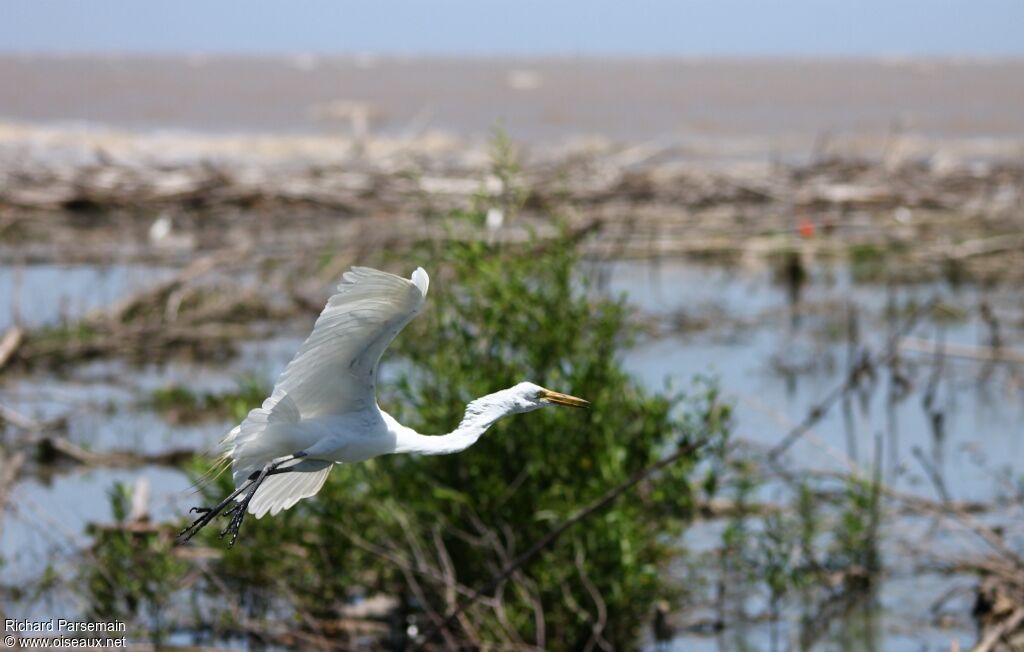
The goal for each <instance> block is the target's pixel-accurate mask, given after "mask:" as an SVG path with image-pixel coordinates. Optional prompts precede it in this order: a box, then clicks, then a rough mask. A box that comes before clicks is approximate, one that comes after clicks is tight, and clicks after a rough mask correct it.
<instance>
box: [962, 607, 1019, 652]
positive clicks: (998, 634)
mask: <svg viewBox="0 0 1024 652" xmlns="http://www.w3.org/2000/svg"><path fill="white" fill-rule="evenodd" d="M1021 621H1024V607H1021V608H1019V609H1017V610H1016V611H1014V612H1013V613H1012V614H1010V617H1009V618H1007V619H1006V620H1004V621H1003V622H1001V623H999V625H998V626H996V627H993V628H992V629H990V630H988V633H987V634H985V637H984V638H982V639H981V640H980V641H978V644H977V645H975V646H974V647H972V648H971V652H989V650H991V649H992V648H993V647H994V646H995V644H996V643H998V642H999V640H1000V639H1001V638H1003V636H1005V635H1007V634H1009V633H1010V632H1012V631H1013V630H1014V629H1016V628H1017V626H1018V625H1020V623H1021Z"/></svg>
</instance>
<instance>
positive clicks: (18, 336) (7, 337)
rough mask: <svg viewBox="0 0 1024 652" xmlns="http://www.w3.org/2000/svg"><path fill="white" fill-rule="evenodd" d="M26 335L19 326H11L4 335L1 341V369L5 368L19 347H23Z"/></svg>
mask: <svg viewBox="0 0 1024 652" xmlns="http://www.w3.org/2000/svg"><path fill="white" fill-rule="evenodd" d="M24 335H25V333H24V331H22V330H21V328H20V327H19V326H11V327H10V328H8V329H7V332H6V333H4V336H3V339H0V369H3V368H4V365H6V364H7V361H8V360H9V359H10V358H11V356H12V355H13V354H14V352H15V351H17V350H18V347H19V346H21V342H22V340H23V339H24V337H23V336H24Z"/></svg>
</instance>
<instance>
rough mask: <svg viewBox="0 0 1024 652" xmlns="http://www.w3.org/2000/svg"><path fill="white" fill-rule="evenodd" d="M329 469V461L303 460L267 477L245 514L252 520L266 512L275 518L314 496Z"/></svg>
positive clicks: (322, 483) (322, 484) (321, 485)
mask: <svg viewBox="0 0 1024 652" xmlns="http://www.w3.org/2000/svg"><path fill="white" fill-rule="evenodd" d="M331 466H332V464H331V463H330V462H326V461H322V460H304V461H303V462H301V463H300V464H297V465H296V469H295V470H294V471H291V472H289V473H282V474H280V475H272V476H270V477H268V478H267V479H266V480H264V481H263V484H262V485H260V488H259V489H258V490H256V495H255V496H253V498H252V502H251V503H249V513H250V514H252V515H253V516H255V517H256V518H262V516H263V515H264V514H267V513H268V512H269V513H270V515H271V516H275V515H276V514H277V513H278V512H280V511H282V510H285V509H289V508H290V507H292V506H293V505H295V503H297V502H299V501H300V500H302V499H303V498H309V497H310V496H314V495H316V494H317V493H318V492H319V491H320V489H321V488H322V487H323V486H324V482H325V481H326V480H327V474H328V473H330V472H331Z"/></svg>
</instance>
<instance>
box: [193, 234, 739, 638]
mask: <svg viewBox="0 0 1024 652" xmlns="http://www.w3.org/2000/svg"><path fill="white" fill-rule="evenodd" d="M424 264H425V266H427V261H424ZM411 267H412V265H411V263H409V262H404V263H403V268H411ZM429 268H430V271H431V272H432V276H433V279H432V283H431V289H430V298H429V300H428V304H427V305H428V307H427V308H426V310H425V311H424V314H422V315H421V316H420V317H419V318H418V319H417V320H414V322H413V323H412V324H411V325H410V326H409V327H407V329H406V330H405V332H403V333H402V334H401V335H400V336H399V338H398V339H397V340H396V342H395V344H394V345H393V346H392V349H391V351H390V353H389V354H388V357H387V362H386V364H387V367H386V368H385V370H384V372H383V375H384V379H385V382H382V383H381V387H382V390H383V391H384V394H383V395H382V396H381V397H380V403H381V406H382V407H383V408H384V409H385V410H388V411H390V412H391V413H392V414H393V415H394V416H395V417H396V418H398V419H399V420H400V421H402V422H403V423H405V424H406V425H409V426H411V427H413V428H416V429H417V430H419V431H420V432H424V433H443V432H447V431H449V430H451V429H452V428H453V427H455V426H456V425H457V424H458V422H459V420H460V418H461V417H462V413H463V410H464V408H465V405H466V403H467V402H468V401H470V400H472V399H473V398H475V397H477V396H480V395H483V394H487V393H490V392H493V391H496V390H498V389H502V388H504V387H507V386H510V385H513V384H515V383H517V382H520V381H522V380H530V381H532V382H535V383H537V384H540V385H543V386H545V387H549V388H551V389H554V390H556V391H564V392H569V393H572V394H575V395H578V396H582V397H584V398H587V399H588V400H590V401H591V402H592V403H593V408H592V409H591V410H572V409H563V408H549V409H546V410H541V411H539V412H535V413H532V414H528V415H520V416H515V417H511V418H508V419H505V420H503V421H501V422H499V423H498V424H497V425H496V426H494V427H493V428H492V429H491V430H490V431H489V432H488V433H487V434H485V435H484V437H483V438H482V439H481V440H480V441H479V442H478V443H477V444H476V445H475V446H474V447H472V448H470V449H469V450H467V451H465V452H463V453H461V454H458V455H450V456H442V457H412V456H389V457H384V458H378V459H375V460H371V461H369V462H366V463H363V464H358V465H351V466H339V467H337V468H336V469H335V470H334V471H333V472H332V476H331V478H330V480H329V481H328V483H327V485H326V486H325V487H324V489H323V491H322V492H321V494H320V495H319V496H318V497H317V498H315V499H312V500H306V501H303V502H301V503H300V504H299V505H298V506H296V507H295V508H293V509H292V510H290V511H289V512H286V513H284V514H281V515H278V516H277V517H274V518H271V519H264V520H262V521H259V522H256V521H250V522H247V523H246V525H245V527H244V528H243V532H242V536H241V537H240V539H239V543H238V545H237V546H236V547H235V548H234V549H233V550H232V551H231V552H229V553H227V554H226V555H225V556H224V557H223V559H222V560H221V561H220V562H219V564H218V567H217V568H216V569H215V572H216V573H217V574H218V575H220V576H223V577H224V578H225V580H224V585H225V586H228V587H235V588H237V590H238V591H240V592H242V593H245V594H252V599H250V600H249V601H248V604H249V606H250V607H251V608H252V609H251V613H253V614H257V615H258V614H262V613H269V611H270V610H271V609H273V606H274V604H273V600H272V599H270V597H269V596H273V595H278V596H280V595H287V596H292V597H291V599H292V600H294V603H293V604H292V605H291V606H292V607H293V608H295V609H296V610H297V611H298V612H300V613H305V614H309V615H312V616H315V617H324V618H326V617H330V616H331V615H332V614H336V612H337V610H338V608H339V606H341V605H342V604H344V603H345V601H346V600H348V599H349V598H350V597H351V596H352V594H353V592H354V588H353V587H360V589H359V592H372V591H381V592H384V593H387V594H389V595H394V596H400V597H401V598H402V603H403V605H404V606H405V609H406V611H407V612H408V617H409V618H411V619H414V620H415V621H416V622H417V623H418V625H419V629H420V631H421V632H422V631H423V630H424V629H429V628H430V624H431V620H430V619H429V618H428V617H427V615H426V614H428V613H429V612H434V613H435V614H444V613H446V612H447V611H449V610H450V609H451V607H452V606H453V604H454V603H453V599H454V597H455V596H456V594H457V592H458V591H459V590H462V592H463V594H462V595H459V596H458V597H459V600H460V601H461V600H465V599H466V596H465V592H466V590H467V589H473V588H478V587H482V586H485V585H486V584H487V583H488V581H489V580H490V579H491V578H492V577H494V576H495V575H496V574H497V573H498V572H499V570H500V569H501V568H502V566H504V565H505V564H506V563H507V562H508V561H509V560H510V559H512V558H514V557H515V556H516V555H517V554H519V553H521V552H522V551H523V550H525V549H526V548H527V547H528V546H529V545H530V544H531V543H532V542H533V541H535V540H536V539H538V538H540V537H541V536H543V534H544V533H546V532H547V531H548V530H550V529H551V528H552V527H553V526H554V525H556V524H557V523H559V522H561V521H563V520H564V519H566V518H568V517H570V516H571V515H572V514H573V513H574V512H575V511H576V510H577V509H578V508H580V507H581V506H583V505H585V504H586V503H588V502H589V501H591V500H593V499H595V498H596V497H597V496H599V495H601V494H602V493H603V492H605V491H606V490H607V489H609V488H610V487H612V486H615V485H616V484H619V483H621V482H623V481H625V480H626V479H627V478H628V477H629V476H630V475H631V474H632V473H634V472H635V471H637V470H638V469H641V468H642V467H644V466H645V465H648V464H650V463H652V462H654V461H655V460H657V459H658V458H660V457H662V456H663V455H665V454H667V453H668V452H671V451H672V450H674V449H675V447H676V446H678V445H679V444H680V443H682V442H685V441H690V440H693V439H694V438H698V437H701V438H704V437H707V438H709V439H710V440H711V441H712V442H713V443H712V444H711V445H709V446H706V447H705V448H703V449H702V453H700V454H697V453H695V454H693V455H691V456H690V457H688V458H686V459H684V460H682V461H681V462H680V463H678V464H676V465H674V466H673V467H671V468H670V469H668V470H666V471H664V472H662V473H660V474H659V475H657V476H656V477H654V478H653V479H652V480H650V481H646V482H645V483H642V484H641V485H640V486H639V487H638V488H637V489H636V490H635V491H634V492H632V493H630V494H627V495H626V496H623V497H622V498H620V499H619V500H618V501H617V502H616V503H615V504H614V505H613V506H612V507H611V508H609V509H607V510H605V511H603V512H599V513H597V514H595V515H594V516H592V517H591V518H589V519H587V520H585V521H584V522H582V523H581V524H579V525H578V526H577V527H575V528H573V529H572V530H570V531H569V532H568V533H567V534H566V535H565V536H564V537H563V538H562V539H560V540H559V541H558V542H557V544H556V545H554V546H553V547H552V549H550V550H548V551H545V552H544V553H542V554H541V555H539V556H538V557H537V558H536V559H534V560H533V561H532V562H531V563H530V564H528V565H526V566H525V567H524V568H523V569H522V571H521V573H518V574H517V575H515V576H513V578H511V581H510V582H509V583H507V584H506V585H504V586H503V587H502V589H501V590H500V595H501V597H502V600H501V601H500V604H499V603H496V602H495V601H493V600H490V599H484V600H481V601H480V602H479V603H477V604H476V605H474V607H473V608H472V609H470V610H469V611H468V612H467V618H465V619H462V620H461V621H460V625H459V631H458V633H457V637H458V639H459V640H460V641H471V640H477V641H489V642H504V643H518V642H523V641H525V642H527V643H530V644H535V643H537V642H538V641H539V642H541V643H543V645H544V646H545V647H548V648H551V649H574V648H577V647H583V646H584V645H586V643H587V642H588V641H589V640H590V639H591V638H595V640H601V639H603V640H604V641H607V642H608V643H609V644H611V645H613V646H615V647H617V648H620V649H621V648H628V647H630V646H632V645H635V643H636V641H637V636H638V633H639V632H640V629H641V626H642V625H643V624H644V623H646V622H648V621H649V618H650V616H651V609H652V605H653V603H654V602H655V601H656V600H658V599H663V598H665V597H668V596H669V595H670V594H671V592H672V586H671V583H670V582H669V581H667V579H666V575H665V569H666V564H667V562H668V561H669V560H670V559H671V558H672V556H673V555H674V554H676V553H677V552H678V550H677V549H676V545H675V544H676V542H677V541H678V539H679V537H680V535H681V533H682V530H683V527H684V525H685V523H686V522H687V520H688V519H689V518H690V516H691V513H692V511H693V506H694V502H695V499H696V498H697V497H699V494H701V493H703V492H708V491H710V490H713V488H714V479H715V478H716V477H717V467H718V464H717V462H713V461H709V462H705V463H704V464H703V465H699V460H698V457H699V456H710V457H711V458H715V459H717V457H716V456H717V455H719V454H720V453H721V448H722V444H723V443H724V438H725V435H726V431H727V429H728V424H729V408H728V406H726V405H723V404H721V403H719V402H718V400H717V396H716V394H715V392H714V390H713V388H711V387H710V385H707V384H701V385H699V386H698V390H699V391H698V392H697V393H696V395H695V396H693V397H691V398H690V399H686V398H684V397H683V396H682V395H680V394H675V393H673V394H664V395H659V394H652V393H649V392H647V391H645V390H644V389H642V388H641V387H640V386H639V385H638V384H637V383H636V382H635V381H634V380H633V379H631V378H630V377H629V376H627V375H626V374H625V373H624V372H623V370H622V367H621V364H620V360H619V356H620V354H621V351H622V349H623V347H624V346H625V345H627V344H628V339H629V329H628V327H627V317H628V308H627V306H626V305H625V304H624V302H623V301H621V300H609V299H607V298H604V297H602V296H601V295H600V294H598V293H596V292H592V291H591V289H590V287H589V284H588V282H587V279H585V278H582V277H581V276H580V275H579V274H578V270H579V266H578V259H577V255H576V251H575V247H574V244H573V241H572V238H571V237H570V236H569V234H567V233H566V234H563V235H562V236H561V237H559V238H556V239H554V240H548V241H536V242H532V243H530V244H528V245H525V246H522V247H517V248H502V247H499V246H497V245H488V244H484V243H479V242H473V243H462V244H452V243H448V244H446V245H445V246H444V248H443V249H439V250H438V251H435V252H434V253H433V255H432V256H431V258H430V261H429ZM402 271H405V272H408V271H409V270H408V269H403V270H402ZM396 375H397V376H398V378H397V382H394V379H393V377H394V376H396ZM389 378H390V379H391V382H387V381H388V380H389ZM684 403H685V405H684ZM709 451H710V452H709ZM227 489H228V487H227V486H226V484H225V483H223V482H222V484H221V485H220V486H219V487H217V489H216V491H211V493H210V495H209V498H210V499H211V500H212V499H214V498H216V497H217V492H220V491H226V490H227ZM403 566H404V567H405V568H404V569H403ZM446 577H447V578H448V580H450V581H449V582H447V583H446V582H445V581H444V580H445V578H446ZM261 591H265V592H266V593H265V595H264V596H263V598H260V596H259V594H260V592H261ZM541 632H543V639H542V640H541Z"/></svg>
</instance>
